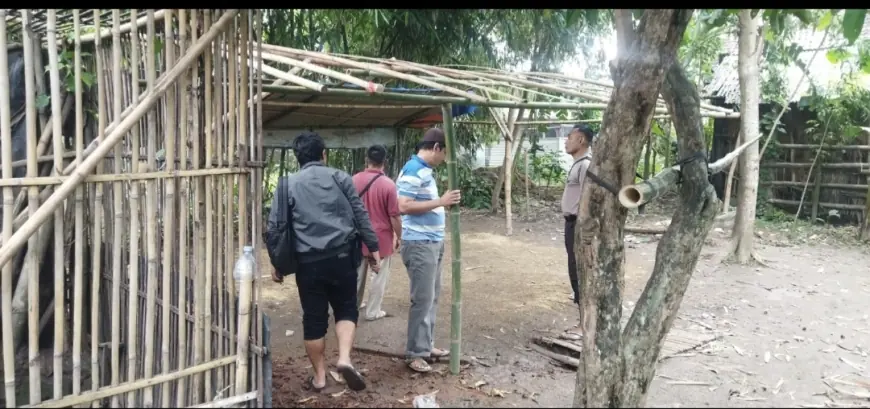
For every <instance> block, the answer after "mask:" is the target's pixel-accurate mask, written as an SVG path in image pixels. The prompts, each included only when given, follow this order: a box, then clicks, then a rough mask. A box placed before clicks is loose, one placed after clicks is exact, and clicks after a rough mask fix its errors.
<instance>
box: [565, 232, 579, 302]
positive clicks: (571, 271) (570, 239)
mask: <svg viewBox="0 0 870 409" xmlns="http://www.w3.org/2000/svg"><path fill="white" fill-rule="evenodd" d="M576 225H577V216H565V251H566V252H568V279H569V280H570V281H571V289H572V290H574V304H579V303H580V282H579V280H578V277H577V257H575V256H574V226H576Z"/></svg>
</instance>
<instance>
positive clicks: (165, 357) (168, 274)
mask: <svg viewBox="0 0 870 409" xmlns="http://www.w3.org/2000/svg"><path fill="white" fill-rule="evenodd" d="M163 19H164V20H163V56H164V57H165V59H166V60H165V61H166V62H165V66H164V68H165V69H166V70H169V69H172V68H173V67H174V66H175V39H174V38H173V35H174V30H173V29H172V19H173V13H172V10H167V11H166V13H165V14H164V15H163ZM177 90H178V88H177V87H176V84H175V83H173V84H172V85H170V86H169V90H167V92H166V93H165V94H164V100H163V102H164V105H163V115H164V118H163V121H164V122H163V134H164V138H165V139H164V142H163V152H164V162H163V163H164V166H165V167H166V171H167V172H173V171H175V138H176V135H175V133H176V130H177V129H178V128H177V127H178V124H177V123H176V120H177V119H176V117H175V114H176V111H175V109H176V99H175V95H176V92H177ZM163 187H164V192H163V262H162V263H161V264H162V265H161V266H160V268H161V269H162V270H163V271H162V272H163V280H162V282H161V283H160V294H161V296H162V297H161V300H162V301H163V305H162V306H161V313H160V317H161V318H162V321H163V322H162V324H163V325H162V331H161V332H160V340H161V343H160V345H161V348H160V349H161V352H162V354H161V356H162V360H161V365H160V368H161V373H163V374H164V375H165V374H168V373H169V368H170V354H171V350H170V347H171V346H170V340H171V337H170V334H171V333H170V325H169V324H170V317H171V316H172V313H171V311H170V308H169V307H170V306H171V305H172V300H171V293H172V291H171V288H172V285H171V282H172V266H173V265H174V264H175V263H173V257H172V251H173V248H175V246H176V243H175V240H176V239H175V238H174V237H172V236H174V235H175V232H174V230H175V207H176V206H177V204H176V202H175V201H176V197H175V196H176V195H175V180H173V179H167V180H166V181H165V182H164V185H163ZM170 388H171V387H170V385H164V386H163V387H161V392H160V397H161V398H162V399H161V401H162V403H163V407H164V408H168V407H169V405H170V402H169V392H170V390H171V389H170Z"/></svg>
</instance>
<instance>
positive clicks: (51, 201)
mask: <svg viewBox="0 0 870 409" xmlns="http://www.w3.org/2000/svg"><path fill="white" fill-rule="evenodd" d="M236 14H238V10H228V11H226V12H225V13H224V14H223V15H222V16H221V18H220V20H218V21H217V22H216V23H215V24H214V25H213V26H212V27H211V28H210V29H209V31H208V32H207V33H205V34H204V35H203V37H202V38H200V40H199V41H198V42H197V43H196V44H195V45H194V46H193V47H191V49H190V51H189V53H188V54H187V55H185V56H184V57H182V58H181V59H180V60H179V61H178V63H177V64H175V66H173V67H172V68H171V69H169V71H167V72H166V73H164V74H163V75H161V77H165V78H166V80H167V82H164V83H161V84H160V85H158V86H155V88H154V89H153V90H152V91H151V92H149V93H147V94H145V95H146V96H145V100H144V101H143V102H142V103H140V104H138V105H137V106H136V108H135V109H134V111H133V112H132V113H131V114H130V116H128V117H127V118H124V119H123V120H122V121H121V122H120V123H119V125H118V126H117V127H116V128H115V129H114V130H113V131H112V132H111V133H110V134H108V135H107V136H106V138H105V140H104V141H103V142H102V143H100V144H99V145H97V147H96V148H95V149H94V151H93V153H95V155H92V156H89V157H88V158H87V159H85V160H84V161H83V162H82V163H81V165H79V166H77V167H76V168H75V171H74V172H73V174H72V177H71V178H70V179H68V180H66V181H64V183H63V184H62V185H61V186H60V187H59V188H58V189H57V190H56V191H55V192H54V193H53V194H52V195H51V196H50V197H49V198H48V200H46V201H45V203H43V204H42V206H40V207H39V209H36V210H35V211H34V212H33V214H31V215H30V217H29V218H28V220H27V221H26V222H24V224H23V225H22V226H21V228H20V229H19V230H18V231H16V232H15V233H14V234H13V235H12V237H10V238H9V240H8V241H6V242H5V243H3V247H0V266H4V265H6V263H8V262H9V261H10V260H11V258H12V256H13V255H14V254H15V252H17V251H18V250H20V249H21V247H23V246H24V244H25V242H26V240H27V239H28V238H29V237H30V236H32V235H33V233H35V232H36V230H37V229H38V228H39V226H40V225H42V224H43V223H45V221H46V219H48V217H49V216H50V215H51V213H52V212H53V211H54V209H55V208H57V207H58V206H60V205H61V204H62V203H63V201H64V200H66V198H67V197H69V195H70V194H71V193H72V192H73V190H75V187H76V186H77V185H79V184H80V183H81V182H82V181H83V180H84V178H85V177H86V176H87V175H88V173H90V172H91V171H93V169H94V168H95V167H96V166H97V163H98V162H99V161H100V160H101V156H103V155H105V154H106V153H108V152H109V150H110V149H112V147H114V145H115V144H117V143H118V142H119V141H120V140H121V139H122V138H123V137H124V135H125V134H126V133H127V131H129V130H130V128H131V127H133V125H135V124H136V123H138V121H139V120H140V119H141V118H142V117H143V116H144V115H145V114H146V113H147V112H148V111H149V110H150V109H151V108H152V107H153V106H154V104H156V103H157V100H158V99H159V97H160V96H161V95H163V94H164V93H165V92H166V91H167V90H168V88H169V86H170V85H171V84H173V83H174V81H175V80H176V79H177V78H178V77H179V76H180V75H182V74H183V73H184V71H185V69H186V68H188V67H189V66H190V65H191V64H193V63H194V62H196V61H197V59H198V58H199V56H200V54H202V51H203V50H204V49H205V47H206V46H208V45H209V44H210V42H211V41H212V40H213V39H214V38H215V37H217V35H218V34H220V33H221V32H222V31H223V29H224V28H225V26H226V25H227V24H229V23H230V22H231V21H232V19H233V18H234V17H235V16H236ZM33 158H34V159H36V156H35V155H34V156H33ZM34 199H35V200H34V202H36V200H38V198H36V197H35V198H34Z"/></svg>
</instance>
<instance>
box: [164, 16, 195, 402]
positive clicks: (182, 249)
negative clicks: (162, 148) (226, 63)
mask: <svg viewBox="0 0 870 409" xmlns="http://www.w3.org/2000/svg"><path fill="white" fill-rule="evenodd" d="M187 23H188V20H187V10H185V9H180V10H178V45H179V52H178V53H179V55H184V53H185V52H186V51H187ZM190 71H193V70H190V69H189V70H188V72H186V73H185V74H184V75H182V76H181V78H179V80H178V81H179V86H178V96H179V98H178V105H179V106H178V111H179V112H178V116H179V118H178V129H179V131H180V132H179V144H178V158H179V159H180V162H179V166H180V167H181V170H182V171H183V170H186V168H187V164H188V163H189V162H188V153H187V144H188V138H189V137H190V134H189V132H188V131H189V128H188V123H187V121H188V107H189V104H190V100H189V99H188V98H187V92H186V91H187V88H188V87H189V86H190V77H189V76H188V75H189V72H190ZM170 125H171V124H170ZM171 126H172V127H173V128H175V125H171ZM179 182H180V183H179V189H178V210H179V213H180V214H179V216H178V280H177V281H178V286H179V287H178V310H179V314H178V333H177V335H176V336H177V337H178V338H177V339H178V349H177V351H178V368H177V369H179V370H181V369H184V368H185V367H186V366H187V362H186V361H187V317H186V315H187V314H186V313H184V312H185V311H187V288H188V286H187V278H188V271H187V270H188V267H189V264H188V262H187V257H188V253H187V252H188V239H189V237H188V226H189V225H188V218H189V210H190V209H189V207H188V206H189V203H188V198H189V196H190V179H189V178H182V179H181V180H180V181H179ZM186 380H187V379H186V378H180V379H179V380H178V381H177V383H176V403H175V404H176V405H177V407H183V406H185V405H186V404H187V400H186V399H187V395H186V392H187V382H186ZM167 395H169V394H168V393H167Z"/></svg>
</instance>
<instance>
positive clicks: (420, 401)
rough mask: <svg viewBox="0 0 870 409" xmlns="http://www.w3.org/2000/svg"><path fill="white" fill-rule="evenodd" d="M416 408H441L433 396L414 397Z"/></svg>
mask: <svg viewBox="0 0 870 409" xmlns="http://www.w3.org/2000/svg"><path fill="white" fill-rule="evenodd" d="M414 407H415V408H439V407H440V406H438V402H436V401H435V397H434V396H432V395H419V396H416V397H414Z"/></svg>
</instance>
